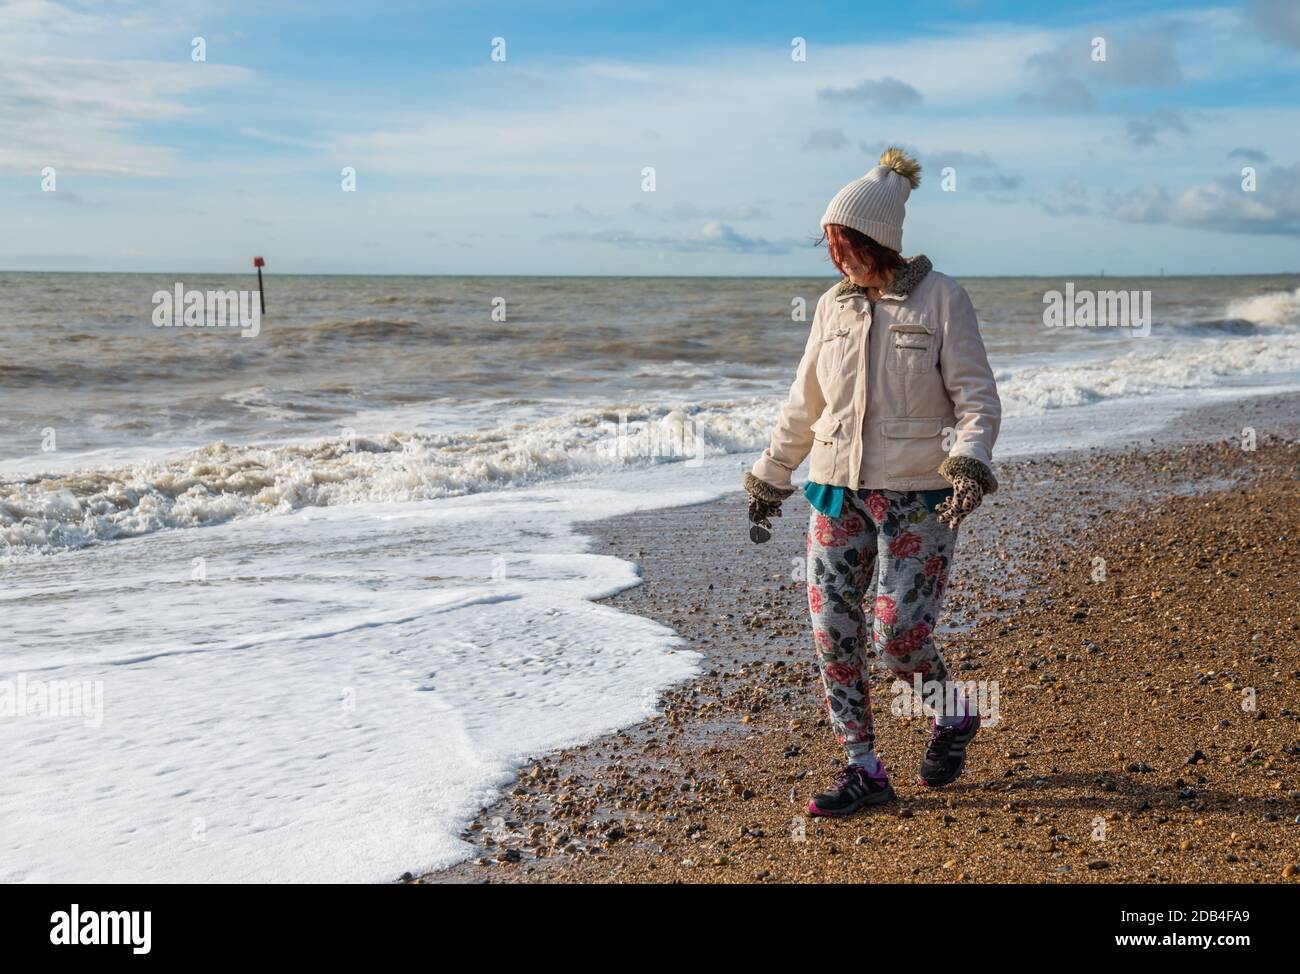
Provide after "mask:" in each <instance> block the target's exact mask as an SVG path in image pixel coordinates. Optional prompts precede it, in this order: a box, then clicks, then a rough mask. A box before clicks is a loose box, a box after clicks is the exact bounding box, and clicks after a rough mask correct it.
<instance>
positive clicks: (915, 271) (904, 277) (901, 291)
mask: <svg viewBox="0 0 1300 974" xmlns="http://www.w3.org/2000/svg"><path fill="white" fill-rule="evenodd" d="M932 270H934V265H933V264H932V263H930V258H929V257H927V256H925V254H917V255H916V256H915V257H908V258H907V262H906V263H904V264H903V266H902V267H900V268H899V269H898V270H896V271H894V277H893V279H892V280H891V281H890V282H889V287H888V289H886V290H885V291H884V292H883V293H882V294H881V295H880V296H881V297H882V298H893V299H894V300H897V301H906V300H907V299H908V298H909V297H911V295H912V292H913V291H915V290H916V286H917V285H918V284H920V283H921V281H923V280H924V279H925V275H926V274H929V273H930V271H932ZM866 293H867V289H866V288H864V287H863V286H862V285H860V284H854V283H853V282H852V281H850V280H849V279H848V278H847V277H846V278H844V280H842V281H840V286H839V287H837V288H836V289H835V296H836V297H837V298H843V297H849V296H851V295H854V294H866Z"/></svg>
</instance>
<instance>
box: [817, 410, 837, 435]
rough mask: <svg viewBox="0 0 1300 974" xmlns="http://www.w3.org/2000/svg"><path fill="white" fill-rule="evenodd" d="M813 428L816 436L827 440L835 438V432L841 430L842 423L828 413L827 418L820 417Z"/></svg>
mask: <svg viewBox="0 0 1300 974" xmlns="http://www.w3.org/2000/svg"><path fill="white" fill-rule="evenodd" d="M811 428H812V431H813V435H814V436H819V437H821V438H822V439H823V440H827V439H830V438H831V437H832V436H834V435H835V431H836V430H837V429H839V428H840V421H839V419H838V418H837V417H835V416H832V415H831V414H830V413H827V414H826V415H825V416H821V417H819V418H818V420H817V422H815V423H813V424H812V427H811Z"/></svg>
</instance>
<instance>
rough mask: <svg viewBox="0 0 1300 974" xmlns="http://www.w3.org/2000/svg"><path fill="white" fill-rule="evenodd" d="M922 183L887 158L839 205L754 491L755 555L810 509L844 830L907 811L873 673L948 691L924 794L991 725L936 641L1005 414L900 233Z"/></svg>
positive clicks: (821, 659) (923, 774) (967, 338)
mask: <svg viewBox="0 0 1300 974" xmlns="http://www.w3.org/2000/svg"><path fill="white" fill-rule="evenodd" d="M919 184H920V166H919V165H918V164H917V163H916V161H915V160H914V159H911V158H909V157H908V156H907V155H905V154H904V153H903V152H902V151H901V150H900V149H894V148H891V149H887V150H886V151H885V153H884V155H882V156H881V157H880V165H878V166H876V167H875V168H874V169H872V170H871V171H870V172H869V173H867V174H866V175H865V176H863V177H862V178H861V179H858V180H855V181H854V182H852V183H849V185H847V186H845V187H844V188H843V189H842V190H840V192H839V193H837V194H836V196H835V198H834V199H832V200H831V202H830V205H829V206H828V207H827V209H826V213H825V214H824V215H823V216H822V220H821V226H822V230H823V233H824V239H825V241H826V246H827V250H828V251H829V252H830V258H831V261H832V262H833V263H834V264H835V267H836V268H837V269H838V270H839V271H840V273H841V274H843V275H844V279H843V280H841V281H840V282H839V283H837V284H836V285H835V286H833V287H832V288H831V289H830V290H828V291H827V292H826V293H825V294H823V295H822V296H821V299H820V300H819V301H818V302H817V312H816V314H815V315H814V317H813V324H812V331H811V333H810V334H809V336H808V343H807V346H806V347H805V348H804V353H803V358H802V359H801V360H800V362H799V367H798V371H797V373H796V376H795V380H794V384H793V385H792V386H791V388H790V395H789V397H788V398H787V400H786V402H785V405H784V406H783V407H782V409H781V415H780V418H779V419H778V420H777V423H776V428H775V429H774V430H773V431H772V438H771V443H770V445H769V446H768V448H767V449H766V450H765V451H764V452H763V456H762V457H761V458H760V459H759V461H758V462H757V463H756V464H754V468H753V470H752V471H751V472H749V473H747V474H746V475H745V481H744V483H745V490H746V492H747V493H748V494H749V517H750V520H751V521H752V522H753V523H754V526H753V527H752V528H751V534H752V535H754V537H755V540H766V539H767V537H770V534H768V531H769V529H770V528H771V521H770V520H769V519H770V518H771V517H774V516H780V513H781V502H782V501H783V500H785V499H786V498H787V497H789V496H790V495H791V494H792V493H794V488H793V487H792V486H791V483H790V475H791V474H792V473H793V472H794V470H795V468H797V467H798V466H799V465H800V464H801V463H802V462H803V460H804V458H805V457H807V456H808V454H809V453H810V452H811V454H812V460H811V465H810V468H809V482H808V483H807V484H806V485H805V486H804V494H805V495H806V496H807V498H808V501H809V503H810V504H811V505H812V507H813V511H812V520H811V523H810V524H809V528H808V607H809V610H810V612H811V615H812V626H813V641H814V643H815V646H816V651H817V659H818V664H819V666H820V668H821V675H822V683H823V686H824V688H825V691H826V707H827V711H828V712H829V714H830V721H831V726H832V727H833V728H834V731H835V735H836V737H837V739H838V740H839V741H840V743H841V744H842V745H843V746H844V751H845V755H846V759H847V763H846V764H845V766H844V768H843V769H842V770H841V771H840V772H839V773H838V774H837V775H836V776H835V780H834V782H833V783H832V784H831V786H830V787H829V788H828V789H827V790H826V791H824V792H822V793H820V794H818V795H815V796H814V797H813V799H812V801H810V802H809V803H808V811H809V813H810V814H812V815H848V814H850V813H852V812H855V811H857V810H858V809H859V808H861V807H863V806H865V805H874V804H879V803H881V802H885V801H889V800H891V799H892V798H894V790H893V788H892V786H891V785H890V783H889V776H888V774H887V772H886V770H885V767H884V765H883V764H882V763H881V762H880V760H879V759H878V758H877V756H876V753H875V730H874V726H873V724H872V717H871V704H870V700H869V697H868V682H869V674H868V668H869V663H868V660H869V658H871V657H873V656H878V657H879V658H881V659H883V660H884V661H885V663H886V664H887V665H888V666H889V668H890V670H891V671H892V672H893V673H894V675H895V676H896V677H897V678H900V679H904V680H907V681H908V682H912V681H913V679H914V678H915V677H916V676H918V675H919V676H920V677H921V679H922V680H923V681H925V686H926V691H927V694H926V696H927V700H932V699H935V698H936V697H938V694H935V693H934V691H935V690H940V691H942V696H941V699H942V700H943V701H944V706H943V707H941V708H940V709H939V713H938V716H937V719H936V720H935V722H934V725H933V728H932V731H931V736H930V742H929V746H928V747H927V748H926V752H925V757H924V758H923V760H922V761H921V766H920V771H919V773H918V781H919V783H921V784H923V785H927V786H929V787H940V786H942V785H946V784H948V783H950V782H952V781H953V780H955V779H956V778H957V776H958V775H960V774H961V772H962V770H963V768H964V766H965V761H966V748H967V746H968V745H969V744H970V742H971V740H972V739H973V738H974V736H975V733H976V731H978V729H979V725H980V719H979V715H978V714H977V713H975V712H974V709H973V708H972V707H971V706H970V705H969V704H968V703H967V702H966V700H965V699H964V697H963V696H962V695H961V693H960V688H959V687H958V686H957V685H956V684H954V683H950V682H949V674H948V669H947V666H946V665H945V663H944V659H943V654H942V653H941V652H940V651H939V647H938V646H937V645H935V642H934V636H933V634H934V629H935V626H936V625H937V624H938V621H939V611H940V608H941V606H942V603H943V593H944V587H945V584H946V582H947V577H948V567H949V565H950V564H951V560H952V554H953V547H954V545H955V544H956V540H957V526H958V525H959V524H960V523H961V521H962V519H963V518H964V517H966V516H967V515H968V514H970V513H971V512H972V511H973V510H975V508H976V507H978V506H979V503H980V501H981V499H982V498H983V496H984V495H985V494H988V493H992V492H993V491H995V490H996V489H997V481H996V479H995V478H994V476H993V471H992V469H991V468H990V464H991V463H992V454H993V443H994V440H995V439H996V438H997V434H998V425H999V421H1000V418H1001V404H1000V402H999V400H998V394H997V386H996V384H995V382H994V379H993V372H992V370H991V369H990V368H989V363H988V357H987V355H986V354H985V352H984V343H983V341H982V340H981V338H980V333H979V324H978V322H977V321H976V318H975V309H974V307H973V306H972V305H971V301H970V298H969V297H968V296H967V294H966V292H965V290H963V289H962V288H961V286H960V285H958V284H957V283H956V282H955V281H953V280H952V279H951V278H949V277H947V276H945V275H943V274H941V273H939V272H938V271H936V270H934V269H933V267H932V266H931V264H930V261H929V259H928V258H926V257H925V256H924V255H920V256H916V257H910V258H908V257H903V256H902V255H901V253H900V251H901V250H902V238H903V217H904V212H905V203H906V201H907V198H908V196H909V194H910V193H911V191H912V190H913V189H915V188H916V187H917V186H918V185H919Z"/></svg>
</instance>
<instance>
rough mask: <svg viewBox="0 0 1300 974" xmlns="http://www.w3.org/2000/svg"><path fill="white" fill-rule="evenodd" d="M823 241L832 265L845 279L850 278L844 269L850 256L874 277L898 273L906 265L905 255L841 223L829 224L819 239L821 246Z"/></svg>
mask: <svg viewBox="0 0 1300 974" xmlns="http://www.w3.org/2000/svg"><path fill="white" fill-rule="evenodd" d="M823 240H824V241H825V242H826V250H827V252H828V253H829V255H830V258H831V263H832V264H834V265H835V269H836V270H838V271H839V272H840V273H841V274H843V275H844V276H845V277H848V276H849V273H848V271H846V270H845V269H844V258H845V257H846V256H848V255H849V254H852V255H853V256H854V257H856V258H857V259H858V260H859V261H860V262H861V263H862V265H863V266H864V267H866V269H867V271H868V272H869V273H870V274H871V275H873V276H877V275H880V274H884V273H885V272H887V271H896V270H898V268H900V267H902V266H903V263H904V261H903V255H902V254H900V253H899V252H898V251H897V250H891V249H890V248H888V247H886V246H885V245H884V244H880V243H876V241H874V240H872V239H871V238H870V237H868V236H867V235H866V234H865V233H861V232H859V231H857V230H854V229H853V228H852V227H846V226H843V225H841V224H839V223H828V224H827V225H826V226H825V227H824V228H823V229H822V235H821V236H820V237H818V238H817V243H818V244H820V243H821V242H822V241H823Z"/></svg>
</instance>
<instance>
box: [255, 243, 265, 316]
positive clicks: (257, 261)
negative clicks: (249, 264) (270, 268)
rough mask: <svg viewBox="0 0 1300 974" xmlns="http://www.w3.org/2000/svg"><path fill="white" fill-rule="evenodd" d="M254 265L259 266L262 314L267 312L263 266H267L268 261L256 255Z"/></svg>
mask: <svg viewBox="0 0 1300 974" xmlns="http://www.w3.org/2000/svg"><path fill="white" fill-rule="evenodd" d="M253 266H254V267H256V268H257V301H258V304H260V305H261V307H262V314H266V292H265V291H263V290H262V268H263V267H265V266H266V261H264V260H262V258H261V257H254V258H253Z"/></svg>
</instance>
